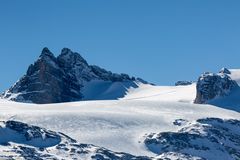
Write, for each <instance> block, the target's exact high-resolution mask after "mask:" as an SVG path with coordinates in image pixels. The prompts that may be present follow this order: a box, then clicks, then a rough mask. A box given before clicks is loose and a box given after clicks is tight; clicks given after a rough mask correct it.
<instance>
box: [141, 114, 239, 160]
mask: <svg viewBox="0 0 240 160" xmlns="http://www.w3.org/2000/svg"><path fill="white" fill-rule="evenodd" d="M144 144H145V145H146V147H147V148H148V149H149V150H151V151H152V152H154V153H156V154H159V156H158V158H159V159H167V158H169V159H181V160H193V159H201V160H203V159H208V160H213V159H218V160H226V159H228V160H237V159H240V121H239V120H232V119H230V120H223V119H219V118H205V119H199V120H197V121H195V122H191V123H188V124H186V125H183V126H182V127H181V128H180V129H179V130H178V131H177V132H161V133H151V134H148V135H147V136H146V137H145V140H144Z"/></svg>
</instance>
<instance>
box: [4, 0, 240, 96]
mask: <svg viewBox="0 0 240 160" xmlns="http://www.w3.org/2000/svg"><path fill="white" fill-rule="evenodd" d="M239 43H240V1H239V0H231V1H228V0H225V1H222V0H211V1H210V0H188V1H187V0H181V1H180V0H175V1H174V0H145V1H142V0H118V1H117V0H111V1H110V0H101V1H100V0H79V1H77V0H72V1H71V0H39V1H33V0H23V1H20V0H1V1H0V55H1V61H0V73H1V76H0V91H3V90H5V89H7V88H8V87H9V86H11V85H12V84H13V83H14V82H15V81H17V80H18V79H19V78H20V77H21V76H22V75H23V74H24V73H25V72H26V70H27V67H28V65H29V64H31V63H33V62H34V61H35V60H36V59H37V57H38V56H39V54H40V52H41V50H42V48H43V47H45V46H47V47H49V49H50V50H52V52H54V53H55V54H56V55H58V54H59V53H60V50H61V49H62V48H63V47H68V48H71V49H72V50H74V51H77V52H80V53H81V55H82V56H83V57H84V58H86V60H87V61H88V62H89V63H90V64H96V65H99V66H102V67H104V68H106V69H108V70H111V71H113V72H125V73H128V74H130V75H134V76H138V77H142V78H143V79H145V80H148V81H150V82H153V83H156V84H160V85H172V84H174V82H175V81H177V80H196V79H197V77H198V75H199V74H200V73H202V72H203V71H217V70H219V69H220V68H221V67H223V66H225V67H229V68H239V67H240V44H239Z"/></svg>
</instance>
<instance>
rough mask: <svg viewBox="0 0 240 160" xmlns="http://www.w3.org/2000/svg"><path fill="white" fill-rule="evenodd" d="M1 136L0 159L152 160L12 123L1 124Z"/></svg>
mask: <svg viewBox="0 0 240 160" xmlns="http://www.w3.org/2000/svg"><path fill="white" fill-rule="evenodd" d="M0 137H1V138H0V159H29V160H30V159H39V160H43V159H54V160H58V159H59V160H60V159H75V160H78V159H79V160H80V159H86V160H88V159H89V160H90V159H94V160H107V159H109V160H110V159H114V160H120V159H121V160H131V159H134V160H137V159H139V160H150V158H148V157H144V156H142V157H141V156H134V155H131V154H128V153H120V152H114V151H111V150H108V149H106V148H103V147H98V146H94V145H91V144H82V143H79V142H77V141H76V140H74V139H72V138H70V137H69V136H67V135H65V134H63V133H60V132H53V131H50V130H47V129H44V128H40V127H38V126H32V125H28V124H26V123H22V122H18V121H12V120H10V121H3V122H2V125H1V128H0Z"/></svg>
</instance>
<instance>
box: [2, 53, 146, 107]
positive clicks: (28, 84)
mask: <svg viewBox="0 0 240 160" xmlns="http://www.w3.org/2000/svg"><path fill="white" fill-rule="evenodd" d="M138 83H146V82H145V81H143V80H141V79H140V78H134V77H130V76H128V75H127V74H116V73H112V72H110V71H106V70H105V69H102V68H100V67H98V66H93V65H89V64H88V63H87V61H86V60H85V59H83V58H82V57H81V55H80V54H78V53H76V52H72V51H71V50H70V49H68V48H63V49H62V52H61V54H60V55H59V56H58V57H55V56H54V55H53V53H51V51H49V49H48V48H44V49H43V50H42V53H41V55H40V57H39V59H38V60H37V61H36V62H35V63H34V64H31V65H30V66H29V68H28V70H27V73H26V75H24V76H23V77H22V78H21V79H20V80H19V81H18V82H17V83H16V84H14V85H13V86H12V87H11V88H10V89H9V90H7V91H6V92H5V93H4V94H3V98H6V99H8V100H13V101H17V102H31V103H40V104H42V103H59V102H71V101H79V100H94V99H118V98H121V97H123V96H124V95H125V94H126V91H127V88H130V87H137V84H138Z"/></svg>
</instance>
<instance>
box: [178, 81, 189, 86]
mask: <svg viewBox="0 0 240 160" xmlns="http://www.w3.org/2000/svg"><path fill="white" fill-rule="evenodd" d="M191 84H193V82H192V81H177V82H176V83H175V86H187V85H191Z"/></svg>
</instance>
